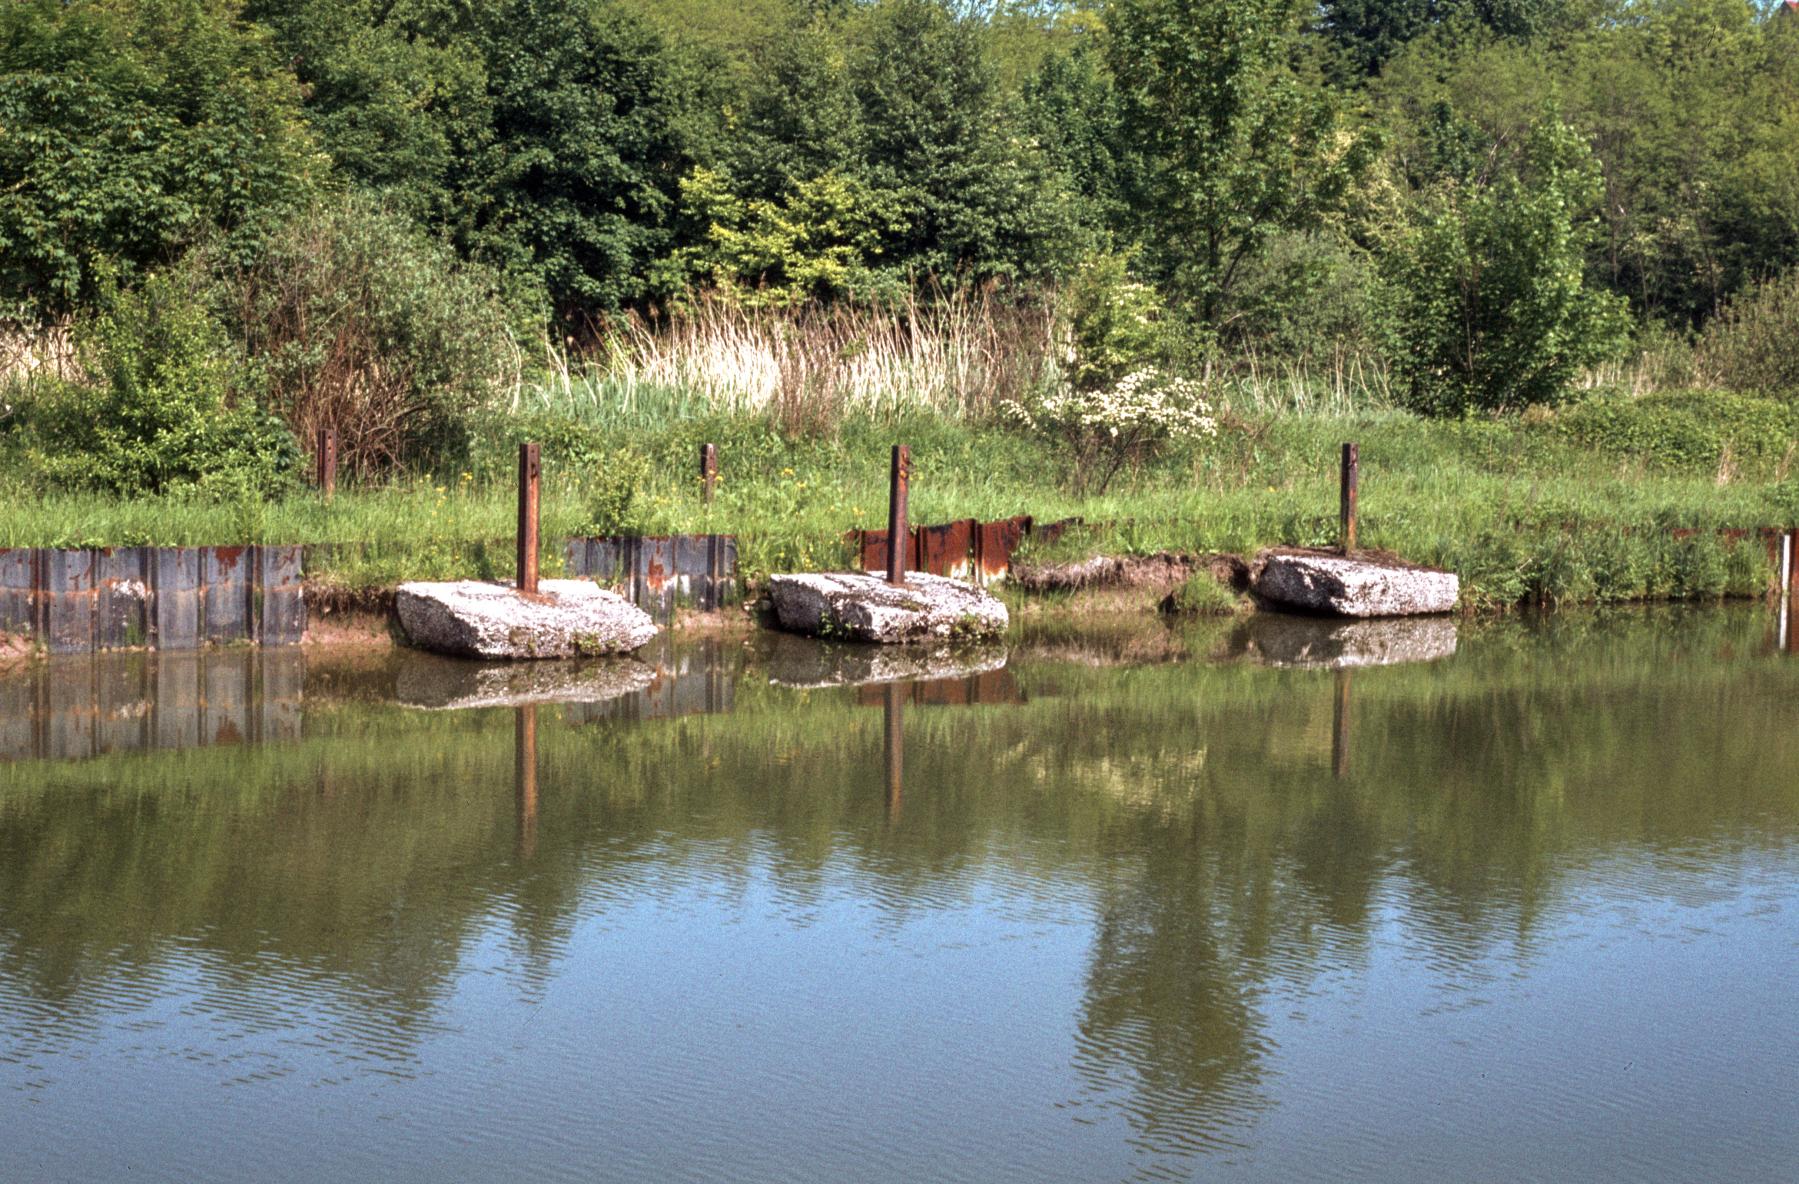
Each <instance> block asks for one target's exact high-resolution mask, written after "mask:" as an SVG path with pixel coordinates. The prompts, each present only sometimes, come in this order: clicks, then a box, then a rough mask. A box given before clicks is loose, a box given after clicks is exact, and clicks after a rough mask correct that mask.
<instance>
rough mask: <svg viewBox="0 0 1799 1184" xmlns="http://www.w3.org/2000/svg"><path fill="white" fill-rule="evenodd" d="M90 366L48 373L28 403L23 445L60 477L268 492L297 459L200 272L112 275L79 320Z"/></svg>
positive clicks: (131, 485)
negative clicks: (123, 282)
mask: <svg viewBox="0 0 1799 1184" xmlns="http://www.w3.org/2000/svg"><path fill="white" fill-rule="evenodd" d="M76 335H77V347H78V350H79V356H80V359H81V369H82V371H83V372H84V374H85V375H87V376H88V377H85V378H78V379H68V378H44V379H41V380H39V381H38V382H36V383H35V384H33V385H32V386H31V387H30V388H29V394H28V396H27V398H28V402H27V403H26V405H25V406H24V408H23V409H22V414H21V418H22V420H23V435H24V439H25V445H26V455H27V457H28V459H29V462H30V464H31V466H32V467H33V469H34V470H35V471H36V472H37V473H38V474H40V475H41V476H42V477H43V478H45V479H47V480H48V481H49V482H51V483H52V484H56V485H62V486H69V487H88V488H97V489H104V490H108V491H110V492H114V493H120V494H138V493H153V494H160V493H169V492H174V491H177V490H181V489H196V488H197V489H199V490H202V491H207V492H212V493H217V494H229V495H233V496H243V495H252V496H253V495H257V494H266V493H270V492H273V491H275V490H276V489H278V488H280V487H281V486H283V485H284V484H286V483H288V481H289V480H290V479H291V476H292V474H293V473H294V471H295V470H296V468H297V466H298V463H299V450H298V448H297V447H296V446H295V444H294V440H293V437H292V436H291V435H290V434H289V433H288V432H287V430H286V429H285V428H284V427H282V425H281V424H280V422H279V421H278V420H274V419H272V418H271V417H270V416H268V415H267V414H265V413H264V412H263V411H262V410H261V409H260V408H259V407H258V406H257V404H256V402H255V400H254V399H253V398H251V397H249V395H248V393H247V392H245V391H244V390H242V389H241V388H240V386H239V385H238V380H239V379H240V378H241V376H242V373H243V371H242V366H241V359H240V358H239V356H238V355H237V353H236V351H234V350H233V349H232V348H231V345H230V342H229V340H228V338H227V336H226V334H225V331H224V329H223V327H222V326H221V325H220V324H219V323H218V322H217V321H216V320H215V319H214V318H213V317H212V315H211V314H210V313H209V312H208V311H207V309H206V306H205V301H204V297H203V294H202V292H201V291H200V290H199V285H198V284H197V283H196V282H195V280H194V277H193V276H191V275H189V274H185V273H168V272H165V273H161V274H157V275H152V276H150V277H149V278H148V279H146V280H145V282H144V283H143V285H142V286H141V287H140V288H139V289H138V290H137V291H121V290H119V289H117V288H116V287H115V286H113V284H112V283H111V282H110V281H103V282H102V284H101V290H100V312H99V313H98V314H97V315H96V316H95V317H94V318H93V319H91V320H87V321H83V322H79V323H78V324H77V330H76Z"/></svg>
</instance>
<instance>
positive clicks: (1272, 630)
mask: <svg viewBox="0 0 1799 1184" xmlns="http://www.w3.org/2000/svg"><path fill="white" fill-rule="evenodd" d="M1235 640H1236V641H1237V642H1238V643H1239V644H1240V645H1241V650H1240V652H1241V653H1242V655H1243V656H1245V657H1249V658H1252V659H1254V660H1257V661H1260V662H1263V663H1265V664H1267V665H1269V666H1284V667H1295V668H1299V669H1309V670H1348V669H1354V668H1356V667H1360V666H1395V665H1398V664H1400V663H1402V662H1434V661H1436V660H1438V659H1439V658H1447V657H1451V656H1453V655H1454V654H1455V644H1456V623H1455V618H1453V617H1443V616H1431V617H1385V618H1379V619H1375V620H1360V621H1343V620H1333V619H1330V618H1327V617H1296V616H1289V615H1287V614H1285V613H1257V614H1256V615H1254V616H1252V617H1250V618H1248V619H1247V620H1245V621H1244V622H1243V624H1242V626H1241V627H1240V628H1239V630H1238V632H1237V637H1236V638H1235ZM1233 648H1235V647H1233Z"/></svg>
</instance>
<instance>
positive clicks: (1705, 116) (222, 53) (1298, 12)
mask: <svg viewBox="0 0 1799 1184" xmlns="http://www.w3.org/2000/svg"><path fill="white" fill-rule="evenodd" d="M321 210H324V211H326V212H325V213H323V214H321V213H320V211H321ZM358 212H360V214H359V213H358ZM358 216H361V217H365V218H378V219H382V220H384V221H382V223H381V226H382V228H383V229H382V230H381V233H380V234H379V235H375V236H373V237H375V238H382V239H383V241H385V240H386V239H390V238H392V237H393V235H392V233H390V231H391V227H392V224H393V223H394V222H395V221H396V220H397V221H398V222H399V223H400V224H402V227H403V228H409V229H408V230H405V231H404V233H410V234H412V235H413V236H414V237H415V238H416V239H417V240H418V245H417V247H416V250H415V255H416V254H418V253H420V252H422V253H423V254H422V256H420V257H429V258H440V257H441V258H442V259H443V260H445V261H446V262H445V263H444V266H447V267H450V266H453V267H458V268H464V269H466V274H465V277H464V280H460V281H458V282H459V283H464V284H465V286H466V285H467V284H473V285H474V286H476V287H480V288H483V289H484V290H487V291H489V292H490V293H491V294H492V295H493V297H494V299H495V300H496V301H497V302H498V303H499V305H500V306H502V307H503V308H504V309H505V310H506V312H505V316H506V317H508V318H510V319H511V321H512V323H513V324H514V325H515V326H528V325H530V324H533V323H535V324H544V323H558V324H560V325H561V326H564V327H566V328H567V329H568V330H569V331H574V329H575V328H576V327H578V326H581V325H583V324H585V323H587V322H588V321H589V319H590V318H594V317H603V316H605V315H606V314H608V313H611V312H614V311H617V310H620V309H625V308H634V307H635V308H641V307H645V306H649V305H656V304H661V303H663V302H667V301H670V300H676V299H679V298H680V297H681V295H682V294H683V293H687V292H692V291H695V290H699V289H708V288H709V289H720V290H723V291H724V292H726V293H729V294H731V295H733V296H735V297H736V298H738V299H741V300H743V301H746V302H751V303H767V304H778V305H784V304H793V303H797V302H803V301H808V300H820V299H822V300H837V299H865V300H881V299H886V298H891V297H894V296H896V295H898V294H900V293H903V292H906V291H909V290H916V289H918V288H921V287H924V288H932V287H934V288H936V289H938V290H941V289H942V288H946V287H953V286H955V285H967V284H992V285H999V286H1001V287H1002V288H1004V289H1005V290H1008V291H1013V292H1016V293H1018V294H1020V296H1021V297H1028V296H1029V295H1030V294H1032V293H1034V292H1040V291H1046V290H1049V289H1050V288H1051V287H1053V286H1054V285H1058V284H1063V283H1065V282H1067V281H1069V280H1070V278H1071V277H1078V276H1081V275H1083V274H1087V275H1091V274H1095V273H1096V272H1095V264H1094V261H1095V260H1106V259H1110V260H1115V261H1121V265H1120V266H1119V267H1117V268H1113V267H1111V266H1110V265H1105V266H1101V267H1099V269H1098V273H1101V274H1113V272H1114V271H1115V272H1116V273H1117V274H1118V275H1120V276H1124V277H1128V278H1129V279H1131V280H1134V281H1142V282H1144V283H1147V284H1149V285H1151V286H1152V287H1153V289H1154V291H1155V292H1156V294H1157V307H1158V309H1159V310H1160V311H1159V312H1158V316H1160V317H1161V318H1163V320H1164V322H1165V324H1166V326H1167V328H1168V332H1167V333H1165V334H1164V335H1163V336H1164V338H1165V342H1164V344H1165V345H1167V347H1168V348H1175V349H1180V350H1185V351H1197V352H1200V353H1204V352H1207V351H1213V350H1217V349H1220V348H1223V349H1225V350H1231V349H1236V350H1255V351H1268V352H1275V353H1289V354H1290V353H1295V352H1297V353H1316V352H1320V351H1327V350H1331V349H1335V348H1341V347H1343V346H1344V345H1345V344H1347V345H1349V346H1352V347H1354V348H1373V349H1377V350H1378V351H1381V352H1383V353H1384V355H1385V356H1387V357H1389V358H1391V360H1392V361H1393V362H1394V363H1395V365H1396V367H1397V369H1398V372H1399V373H1400V375H1401V378H1402V379H1403V380H1404V382H1405V383H1407V384H1409V388H1410V389H1412V390H1413V391H1414V392H1415V395H1416V399H1415V401H1416V402H1417V403H1418V405H1420V406H1424V407H1429V408H1432V409H1442V410H1451V411H1453V410H1458V409H1467V408H1471V407H1486V408H1498V407H1506V406H1514V405H1517V404H1519V403H1521V402H1529V401H1534V400H1537V399H1540V398H1544V397H1549V396H1551V395H1553V393H1554V392H1555V391H1556V390H1558V389H1560V388H1562V387H1565V385H1566V383H1567V381H1568V379H1569V377H1570V376H1571V375H1572V374H1573V373H1574V372H1576V371H1577V370H1578V369H1580V368H1581V367H1584V366H1587V365H1590V364H1591V363H1592V362H1594V361H1595V360H1598V359H1600V358H1602V357H1604V356H1607V355H1608V354H1610V353H1613V352H1615V351H1616V350H1617V349H1618V348H1620V346H1621V344H1622V343H1623V342H1624V341H1626V340H1627V339H1628V337H1629V335H1630V334H1631V333H1632V332H1633V331H1635V332H1639V333H1640V332H1645V331H1655V332H1663V333H1669V334H1675V335H1680V334H1691V333H1694V332H1696V331H1698V330H1700V329H1701V328H1702V327H1703V326H1704V325H1705V324H1706V323H1707V322H1708V321H1709V320H1711V319H1712V318H1713V317H1714V316H1715V315H1716V314H1717V313H1718V312H1719V311H1720V309H1723V308H1725V307H1726V306H1727V305H1729V304H1730V302H1731V301H1732V299H1733V297H1737V296H1738V295H1739V294H1740V293H1743V292H1744V291H1745V290H1746V289H1748V288H1750V287H1751V286H1753V285H1754V284H1755V283H1756V282H1757V281H1760V280H1762V279H1765V278H1768V277H1771V276H1774V275H1776V274H1778V273H1780V272H1783V271H1785V270H1786V269H1787V268H1788V267H1789V266H1790V265H1791V264H1792V263H1793V262H1795V261H1796V260H1799V19H1795V18H1793V17H1791V16H1790V15H1788V14H1786V13H1784V11H1782V10H1776V11H1775V12H1774V13H1773V14H1772V15H1770V14H1768V13H1764V12H1763V11H1761V10H1759V9H1758V8H1756V7H1755V6H1754V5H1753V4H1751V3H1750V2H1749V0H1323V2H1321V3H1318V4H1296V3H1292V2H1290V0H1093V2H1092V3H1091V4H1090V5H1089V6H1081V5H1079V4H1075V3H1069V2H1064V0H986V2H980V0H962V2H957V3H950V2H945V0H657V2H652V0H494V2H492V3H481V4H467V3H461V2H453V0H17V2H15V3H12V4H9V5H7V6H6V7H5V8H4V10H0V301H3V302H4V304H3V307H0V313H3V314H5V315H8V316H11V317H12V318H13V319H14V320H15V321H18V320H23V321H29V320H32V319H41V318H55V317H61V316H66V315H69V314H71V313H82V312H83V311H85V310H92V309H94V308H96V307H98V306H100V305H101V304H103V303H104V302H105V300H107V299H108V297H107V295H106V294H107V293H108V292H116V290H117V289H118V288H120V287H121V286H122V287H123V288H126V289H131V288H135V287H136V286H137V285H138V284H140V283H141V282H142V279H143V277H145V276H148V275H150V274H152V273H155V272H158V271H159V270H162V269H166V268H169V267H171V266H173V265H176V264H178V263H180V262H182V261H184V260H191V259H194V258H203V260H204V261H205V266H206V267H207V268H208V269H210V272H211V274H213V275H215V276H218V275H226V276H233V275H235V276H240V277H242V276H261V277H264V282H263V284H262V288H261V290H262V291H265V292H266V291H267V290H268V284H267V282H266V277H267V274H268V267H269V258H270V253H271V251H275V252H277V253H278V252H279V250H280V249H281V248H280V245H281V244H283V243H286V244H292V243H293V242H295V241H300V240H303V239H305V238H306V237H307V233H309V232H307V231H304V230H296V229H295V228H294V223H295V222H296V221H304V220H306V219H312V220H313V226H314V229H315V230H316V228H317V227H318V226H325V227H327V228H329V227H338V226H346V225H348V224H350V223H354V222H355V221H356V218H357V217H358ZM345 233H346V234H349V235H351V237H354V236H355V232H354V231H353V230H346V232H345ZM369 237H370V236H369V235H368V234H366V233H365V234H364V238H365V239H366V238H369ZM402 237H404V234H402ZM377 266H378V265H377ZM327 278H328V277H327ZM242 287H243V284H241V283H240V289H241V288H242ZM459 290H460V289H459ZM239 303H240V304H241V305H242V307H243V308H244V309H249V308H251V307H253V306H254V304H255V301H254V300H247V299H246V300H243V301H240V302H239ZM243 315H249V314H248V313H244V314H243ZM227 319H228V318H227ZM1633 326H1634V329H1633ZM235 336H236V337H237V338H238V339H240V340H243V339H246V338H247V337H248V336H249V334H248V333H247V332H246V331H243V330H242V327H241V326H240V331H239V332H238V333H237V334H236V335H235ZM1170 343H1171V344H1170Z"/></svg>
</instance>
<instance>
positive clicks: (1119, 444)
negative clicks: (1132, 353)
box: [1005, 367, 1218, 493]
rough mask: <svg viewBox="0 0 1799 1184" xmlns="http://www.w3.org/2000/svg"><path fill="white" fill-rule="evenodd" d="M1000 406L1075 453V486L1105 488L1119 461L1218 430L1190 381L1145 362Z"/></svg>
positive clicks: (1199, 391)
mask: <svg viewBox="0 0 1799 1184" xmlns="http://www.w3.org/2000/svg"><path fill="white" fill-rule="evenodd" d="M1005 409H1006V411H1007V413H1008V414H1010V415H1011V416H1012V417H1013V418H1014V419H1016V420H1018V421H1019V422H1020V423H1022V424H1023V425H1024V426H1025V427H1027V428H1029V429H1030V430H1032V431H1035V432H1042V433H1044V434H1045V435H1051V436H1055V437H1057V438H1059V439H1060V440H1061V441H1062V442H1063V443H1064V444H1066V445H1067V446H1068V448H1069V451H1070V452H1071V453H1072V454H1073V458H1074V474H1073V476H1074V486H1075V488H1076V489H1077V490H1079V491H1081V492H1093V493H1104V492H1105V489H1106V486H1107V485H1109V484H1111V482H1112V478H1114V477H1116V476H1117V475H1118V472H1119V470H1121V469H1122V468H1124V466H1125V465H1126V464H1137V463H1140V462H1142V461H1144V460H1146V459H1148V457H1149V456H1151V455H1152V454H1153V453H1154V452H1155V451H1156V450H1158V449H1159V448H1161V447H1162V446H1163V445H1165V444H1167V443H1169V442H1170V441H1173V440H1191V439H1198V438H1202V437H1208V436H1215V435H1217V434H1218V422H1217V420H1215V419H1214V418H1213V417H1212V409H1211V405H1210V404H1208V403H1207V402H1206V400H1205V394H1204V388H1203V387H1202V386H1201V385H1200V384H1199V383H1197V382H1194V381H1192V380H1191V379H1186V378H1176V377H1175V376H1173V375H1171V374H1168V373H1165V372H1164V371H1161V370H1158V369H1155V368H1154V367H1146V368H1144V369H1140V370H1134V371H1132V372H1131V373H1130V374H1127V375H1125V376H1124V378H1122V379H1120V380H1119V381H1118V382H1117V383H1115V384H1113V385H1112V386H1109V387H1103V388H1100V389H1097V390H1074V389H1070V388H1067V387H1062V388H1058V389H1056V390H1053V391H1051V392H1050V393H1047V394H1044V395H1041V396H1038V397H1037V398H1034V399H1031V400H1029V401H1016V400H1008V401H1007V403H1006V404H1005Z"/></svg>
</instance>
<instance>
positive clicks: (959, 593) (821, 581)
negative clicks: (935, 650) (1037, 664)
mask: <svg viewBox="0 0 1799 1184" xmlns="http://www.w3.org/2000/svg"><path fill="white" fill-rule="evenodd" d="M768 584H769V596H770V598H771V599H772V600H773V602H774V608H775V616H776V618H777V619H778V620H779V621H780V624H781V628H783V629H785V630H787V631H788V632H790V633H803V634H806V635H808V636H812V637H831V638H837V639H840V640H844V641H872V642H877V643H879V644H881V645H894V644H899V643H906V642H917V641H929V640H931V639H933V638H935V639H952V638H953V639H956V640H965V641H973V640H976V639H979V638H983V637H997V636H999V635H1000V634H1002V633H1004V632H1005V631H1006V625H1007V623H1008V620H1009V618H1008V616H1007V614H1006V606H1005V605H1003V604H1001V603H1000V602H999V601H998V600H996V599H994V598H993V597H992V596H991V595H989V594H988V593H987V592H985V591H983V590H982V589H980V588H976V587H974V586H973V585H972V584H965V583H962V582H961V581H960V580H951V579H946V578H944V577H943V576H933V575H927V574H926V573H924V572H920V571H914V572H908V573H906V582H905V583H904V584H903V585H899V586H895V585H893V584H889V583H888V582H887V581H886V580H884V579H882V578H881V577H880V576H877V575H871V574H869V573H866V572H859V571H858V572H830V573H824V572H819V573H808V574H804V575H781V576H771V577H769V581H768Z"/></svg>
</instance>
